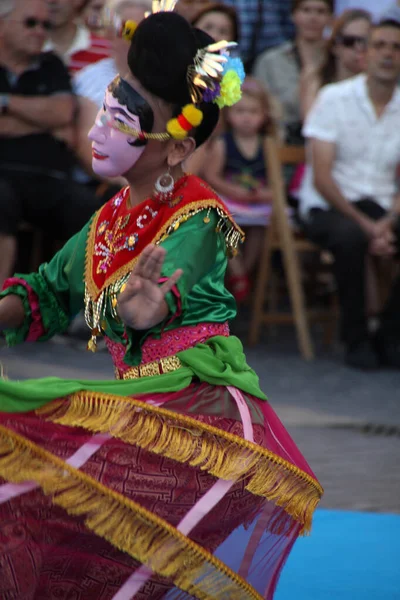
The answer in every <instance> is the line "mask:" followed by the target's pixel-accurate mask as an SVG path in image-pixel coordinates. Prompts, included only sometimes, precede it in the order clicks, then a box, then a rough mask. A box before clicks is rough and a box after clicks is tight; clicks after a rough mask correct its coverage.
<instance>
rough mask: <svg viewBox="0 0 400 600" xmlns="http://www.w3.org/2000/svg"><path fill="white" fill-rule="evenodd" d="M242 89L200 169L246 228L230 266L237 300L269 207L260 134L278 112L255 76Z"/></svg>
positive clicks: (271, 127)
mask: <svg viewBox="0 0 400 600" xmlns="http://www.w3.org/2000/svg"><path fill="white" fill-rule="evenodd" d="M242 92H243V96H242V99H241V100H240V102H238V103H237V104H236V105H235V106H232V107H231V108H227V109H226V113H225V118H226V123H227V133H225V134H224V135H222V136H221V137H220V138H219V139H217V140H216V141H215V143H214V144H213V146H212V152H211V154H210V156H209V159H208V164H207V170H206V172H205V174H204V175H205V179H206V180H207V181H208V182H209V183H210V185H212V186H213V187H214V188H215V190H216V191H217V192H218V194H220V195H221V196H222V198H223V200H224V202H225V204H226V206H227V207H228V209H229V211H230V212H231V214H232V215H233V216H234V218H235V221H236V222H237V223H238V224H239V225H241V226H242V227H243V228H244V230H245V233H246V242H245V245H244V252H243V254H241V255H238V256H236V257H235V258H233V259H232V260H231V261H230V266H229V268H228V274H229V277H228V287H229V288H230V290H231V292H232V293H233V295H234V296H235V298H236V301H237V302H242V301H244V300H245V299H246V298H247V296H248V294H249V291H250V275H251V273H252V271H253V269H254V267H255V266H256V263H257V259H258V257H259V254H260V250H261V244H262V238H263V232H264V227H265V226H266V225H268V222H269V216H270V213H271V203H272V193H271V190H270V189H269V187H268V184H267V174H266V171H265V162H264V153H263V148H262V139H263V136H264V135H266V134H267V133H268V134H273V133H275V127H276V126H275V123H276V122H277V117H278V115H277V108H276V105H275V102H274V100H273V99H272V98H271V97H270V95H269V94H268V92H267V90H266V89H265V88H264V86H263V84H262V83H260V82H259V81H258V80H257V79H255V78H253V77H246V79H245V81H244V84H243V88H242Z"/></svg>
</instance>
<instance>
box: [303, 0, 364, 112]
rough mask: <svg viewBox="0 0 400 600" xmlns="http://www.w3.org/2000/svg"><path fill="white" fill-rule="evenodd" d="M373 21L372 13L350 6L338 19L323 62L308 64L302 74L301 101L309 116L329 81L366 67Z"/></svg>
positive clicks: (351, 75) (337, 79)
mask: <svg viewBox="0 0 400 600" xmlns="http://www.w3.org/2000/svg"><path fill="white" fill-rule="evenodd" d="M371 24H372V17H371V15H370V13H368V12H367V11H365V10H361V9H359V8H355V9H349V10H346V11H345V12H344V13H343V14H342V15H341V16H340V17H339V18H338V19H337V20H336V22H335V24H334V26H333V29H332V33H331V36H330V38H329V41H328V45H327V52H326V55H325V58H324V60H323V63H322V64H321V65H320V66H319V67H318V68H316V67H315V66H312V67H311V68H307V67H306V68H304V69H303V71H302V73H301V77H300V103H301V113H302V118H303V119H305V117H306V116H307V114H308V112H309V110H310V108H311V107H312V105H313V103H314V101H315V98H316V97H317V94H318V91H319V90H320V88H321V87H322V86H324V85H327V84H328V83H336V82H338V81H344V80H345V79H348V78H349V77H353V76H354V75H358V74H359V73H362V72H363V71H364V70H365V53H366V48H367V41H368V35H369V31H370V28H371Z"/></svg>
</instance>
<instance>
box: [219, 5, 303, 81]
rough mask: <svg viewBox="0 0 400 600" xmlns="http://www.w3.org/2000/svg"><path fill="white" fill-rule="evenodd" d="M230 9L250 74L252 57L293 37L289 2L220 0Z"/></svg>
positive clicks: (254, 57)
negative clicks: (236, 18) (237, 22)
mask: <svg viewBox="0 0 400 600" xmlns="http://www.w3.org/2000/svg"><path fill="white" fill-rule="evenodd" d="M224 4H227V5H228V6H233V7H234V8H235V9H236V11H237V13H238V15H239V23H240V32H239V37H240V50H241V55H242V57H243V59H244V60H245V63H246V67H247V72H250V71H251V70H252V67H253V63H254V61H255V59H256V57H257V56H258V55H259V54H261V52H264V50H268V49H269V48H274V47H275V46H279V45H280V44H284V43H285V42H286V41H287V40H289V39H291V38H292V36H293V33H294V30H293V21H292V15H291V6H292V0H279V1H277V0H224Z"/></svg>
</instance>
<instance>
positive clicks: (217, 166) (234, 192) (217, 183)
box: [204, 138, 257, 202]
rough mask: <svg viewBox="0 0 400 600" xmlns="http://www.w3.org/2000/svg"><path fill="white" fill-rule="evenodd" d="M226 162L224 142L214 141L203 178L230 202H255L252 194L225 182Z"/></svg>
mask: <svg viewBox="0 0 400 600" xmlns="http://www.w3.org/2000/svg"><path fill="white" fill-rule="evenodd" d="M225 161H226V154H225V142H224V140H223V139H222V138H219V139H218V140H215V142H214V143H213V145H212V148H211V151H210V154H209V157H208V164H207V167H206V170H205V173H204V178H205V179H206V181H208V183H209V184H210V185H212V187H213V188H215V190H216V191H217V192H218V194H221V195H222V196H226V197H227V198H229V199H230V200H236V201H237V202H252V201H254V202H256V201H257V199H256V198H255V197H254V195H253V194H249V193H248V192H246V190H245V189H243V188H242V187H241V186H240V185H236V184H235V183H231V182H230V181H227V180H226V178H225V177H224V166H225Z"/></svg>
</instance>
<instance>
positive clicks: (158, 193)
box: [154, 167, 175, 204]
mask: <svg viewBox="0 0 400 600" xmlns="http://www.w3.org/2000/svg"><path fill="white" fill-rule="evenodd" d="M174 189H175V179H174V178H173V177H172V175H171V168H170V167H168V171H167V172H166V173H164V174H163V175H160V177H159V178H158V179H157V181H156V183H155V184H154V200H157V202H162V203H163V204H168V202H170V201H171V200H172V197H173V195H174Z"/></svg>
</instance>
